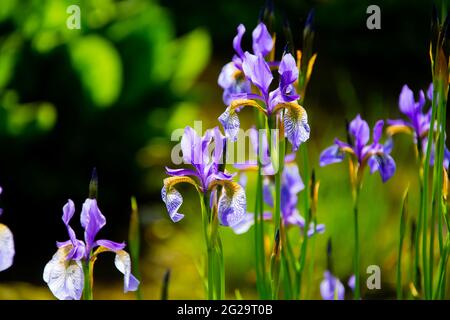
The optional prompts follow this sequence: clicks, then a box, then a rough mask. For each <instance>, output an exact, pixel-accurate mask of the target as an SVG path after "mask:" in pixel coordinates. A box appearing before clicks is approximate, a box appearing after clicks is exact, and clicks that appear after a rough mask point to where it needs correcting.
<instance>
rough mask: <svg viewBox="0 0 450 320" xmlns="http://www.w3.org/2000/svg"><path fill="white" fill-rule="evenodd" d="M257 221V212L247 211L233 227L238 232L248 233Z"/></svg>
mask: <svg viewBox="0 0 450 320" xmlns="http://www.w3.org/2000/svg"><path fill="white" fill-rule="evenodd" d="M254 223H255V214H254V213H247V214H245V215H244V218H242V219H241V221H239V222H238V223H236V224H235V225H233V226H232V227H231V228H232V229H233V231H234V233H236V234H243V233H246V232H247V231H248V230H249V229H250V228H251V226H252V225H253V224H254Z"/></svg>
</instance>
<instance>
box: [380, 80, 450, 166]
mask: <svg viewBox="0 0 450 320" xmlns="http://www.w3.org/2000/svg"><path fill="white" fill-rule="evenodd" d="M426 98H428V100H429V101H432V100H433V84H432V83H431V84H430V86H429V87H428V90H427V94H426ZM425 103H426V99H425V93H424V92H423V90H420V91H419V99H418V100H417V101H416V100H415V99H414V93H413V91H412V90H411V89H410V88H409V87H408V86H407V85H406V84H405V85H404V86H403V88H402V91H401V92H400V96H399V99H398V106H399V109H400V112H401V113H403V114H404V115H405V116H406V118H407V119H406V120H404V119H395V120H388V121H387V123H388V125H389V127H388V128H387V131H388V133H389V134H390V135H394V134H396V133H400V132H405V133H408V134H410V135H411V136H412V137H413V142H414V143H415V144H416V145H417V147H418V150H421V152H422V155H423V154H424V153H425V151H426V150H427V144H428V132H429V130H430V128H431V127H432V126H431V111H432V109H431V107H430V108H429V109H428V111H425V110H424V106H425ZM433 128H434V130H436V129H437V128H436V126H433ZM431 148H432V149H431V151H432V153H431V160H430V164H431V165H433V163H434V149H435V148H434V145H432V146H431ZM449 163H450V151H449V150H448V149H447V147H446V146H445V149H444V167H446V168H448V166H449Z"/></svg>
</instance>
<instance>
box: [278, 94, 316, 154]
mask: <svg viewBox="0 0 450 320" xmlns="http://www.w3.org/2000/svg"><path fill="white" fill-rule="evenodd" d="M286 106H287V108H286V113H285V115H284V130H285V134H286V137H287V139H288V140H289V142H290V143H291V144H292V150H293V151H296V150H297V149H298V147H299V146H300V144H302V143H303V142H305V141H306V140H308V139H309V133H310V128H309V124H308V115H307V113H306V111H305V109H303V107H302V106H300V105H299V104H298V103H293V102H292V103H288V104H286Z"/></svg>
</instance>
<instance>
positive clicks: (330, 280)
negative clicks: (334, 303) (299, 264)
mask: <svg viewBox="0 0 450 320" xmlns="http://www.w3.org/2000/svg"><path fill="white" fill-rule="evenodd" d="M323 277H324V279H323V280H322V282H321V283H320V294H321V295H322V299H323V300H344V297H345V287H344V285H343V284H342V282H341V281H340V280H339V279H338V278H337V277H335V276H334V275H332V274H331V272H330V271H328V270H327V271H325V272H324V274H323Z"/></svg>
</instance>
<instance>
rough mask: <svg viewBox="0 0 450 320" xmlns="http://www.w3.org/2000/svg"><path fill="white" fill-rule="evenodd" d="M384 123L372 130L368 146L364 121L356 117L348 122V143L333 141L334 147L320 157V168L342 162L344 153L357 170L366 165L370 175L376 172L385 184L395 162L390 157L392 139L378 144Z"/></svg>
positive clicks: (390, 175) (393, 169)
mask: <svg viewBox="0 0 450 320" xmlns="http://www.w3.org/2000/svg"><path fill="white" fill-rule="evenodd" d="M383 125H384V121H383V120H379V121H377V123H376V124H375V126H374V128H373V135H372V139H373V141H372V143H371V144H369V139H370V129H369V125H368V124H367V122H366V121H364V120H363V119H361V116H360V115H357V116H356V118H355V119H353V120H352V121H351V122H350V125H349V127H348V136H349V140H350V141H349V142H348V143H345V142H342V141H340V140H339V139H335V143H334V145H332V146H331V147H328V148H327V149H325V150H324V151H323V152H322V153H321V155H320V161H319V162H320V166H326V165H329V164H332V163H337V162H342V161H343V160H344V157H345V153H349V154H350V155H352V156H353V159H355V160H356V162H357V165H358V166H357V169H358V172H359V170H361V172H362V169H364V167H365V166H366V164H368V165H369V167H370V173H374V172H375V171H378V172H379V173H380V176H381V180H382V181H383V182H386V181H387V180H389V179H390V178H391V177H392V176H393V175H394V173H395V169H396V166H395V161H394V159H393V158H392V157H391V155H390V153H391V151H392V139H388V140H387V141H386V143H385V144H381V143H380V138H381V135H382V131H383Z"/></svg>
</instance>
